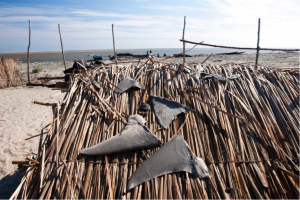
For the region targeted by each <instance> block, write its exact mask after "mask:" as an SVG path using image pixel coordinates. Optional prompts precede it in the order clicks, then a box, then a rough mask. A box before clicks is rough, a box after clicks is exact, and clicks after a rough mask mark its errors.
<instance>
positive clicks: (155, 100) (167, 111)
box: [150, 96, 194, 129]
mask: <svg viewBox="0 0 300 200" xmlns="http://www.w3.org/2000/svg"><path fill="white" fill-rule="evenodd" d="M150 99H151V103H152V106H153V110H154V114H155V116H156V118H157V119H158V121H159V123H160V125H161V126H162V127H163V128H165V129H167V128H168V126H169V125H170V124H171V123H172V121H173V120H174V119H175V118H176V116H177V115H179V114H180V113H182V112H188V111H194V110H192V109H190V108H188V107H186V106H184V105H182V104H180V103H178V102H176V101H170V100H168V99H165V98H162V97H156V96H150Z"/></svg>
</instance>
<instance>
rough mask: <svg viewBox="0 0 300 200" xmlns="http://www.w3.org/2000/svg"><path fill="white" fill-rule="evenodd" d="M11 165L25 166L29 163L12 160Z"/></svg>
mask: <svg viewBox="0 0 300 200" xmlns="http://www.w3.org/2000/svg"><path fill="white" fill-rule="evenodd" d="M12 164H14V165H25V164H29V161H26V160H13V161H12Z"/></svg>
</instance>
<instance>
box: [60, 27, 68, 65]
mask: <svg viewBox="0 0 300 200" xmlns="http://www.w3.org/2000/svg"><path fill="white" fill-rule="evenodd" d="M58 31H59V37H60V44H61V52H62V55H63V59H64V65H65V70H66V69H67V66H66V61H65V54H64V46H63V42H62V39H61V33H60V24H58Z"/></svg>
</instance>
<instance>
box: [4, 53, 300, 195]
mask: <svg viewBox="0 0 300 200" xmlns="http://www.w3.org/2000/svg"><path fill="white" fill-rule="evenodd" d="M207 57H208V56H207V55H200V56H195V57H187V58H186V62H187V63H202V62H203V61H204V60H205V59H206V58H207ZM79 59H80V58H79ZM162 59H164V57H158V58H157V57H156V58H155V60H156V61H159V60H162ZM122 60H123V61H126V62H130V61H137V60H136V59H134V60H132V59H122V58H120V59H119V63H120V64H121V62H122ZM145 61H146V60H141V62H145ZM104 62H105V63H113V62H112V61H110V60H106V61H104ZM164 62H171V63H182V58H171V59H167V60H164ZM232 62H233V63H238V64H242V63H243V64H244V65H254V63H255V54H242V55H212V56H211V57H210V58H209V59H208V60H207V61H206V62H205V63H204V65H209V64H211V65H223V64H228V63H232ZM259 64H260V65H261V66H265V67H271V68H273V67H276V68H299V53H270V54H260V55H259ZM66 65H67V68H69V67H72V65H73V62H71V61H68V62H66ZM35 68H41V69H42V71H41V72H40V73H32V72H31V73H30V78H31V80H32V82H38V81H37V78H38V77H45V76H52V77H57V76H64V74H63V70H64V65H63V62H61V61H60V62H36V63H30V71H32V70H33V69H35ZM19 69H20V73H21V77H22V79H23V81H24V83H26V82H27V63H20V64H19ZM60 81H62V80H60ZM64 95H65V94H64V93H63V92H61V91H60V90H52V89H50V88H47V87H26V86H20V87H11V88H6V89H0V103H1V106H0V143H1V146H0V188H1V190H0V197H1V198H9V197H10V195H11V194H12V193H13V192H14V190H15V189H16V187H17V186H18V184H19V182H20V180H21V178H22V176H23V175H24V173H21V172H15V171H16V170H17V167H18V166H17V165H13V164H12V161H13V160H25V157H31V156H35V154H36V153H37V152H38V141H39V137H35V138H32V139H30V140H25V139H26V138H28V137H31V136H34V135H37V134H39V133H40V132H41V129H42V128H43V127H45V126H46V125H47V124H48V123H50V122H51V121H52V120H53V115H52V108H51V106H50V107H48V106H42V105H37V104H33V103H32V101H35V100H36V101H41V102H46V103H57V102H58V101H61V100H63V97H64Z"/></svg>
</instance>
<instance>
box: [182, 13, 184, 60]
mask: <svg viewBox="0 0 300 200" xmlns="http://www.w3.org/2000/svg"><path fill="white" fill-rule="evenodd" d="M184 32H185V16H184V23H183V32H182V39H183V40H184ZM184 64H185V42H183V66H184Z"/></svg>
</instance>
